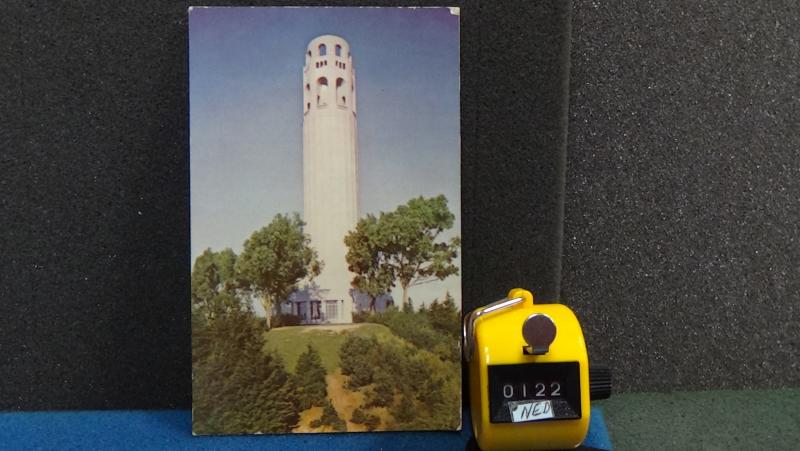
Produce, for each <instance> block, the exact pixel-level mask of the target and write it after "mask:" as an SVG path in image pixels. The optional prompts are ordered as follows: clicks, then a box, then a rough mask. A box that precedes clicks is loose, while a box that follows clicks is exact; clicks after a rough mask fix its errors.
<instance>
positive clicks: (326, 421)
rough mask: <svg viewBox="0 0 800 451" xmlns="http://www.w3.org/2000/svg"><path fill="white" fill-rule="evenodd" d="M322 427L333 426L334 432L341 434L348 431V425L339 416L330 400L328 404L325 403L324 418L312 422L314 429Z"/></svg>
mask: <svg viewBox="0 0 800 451" xmlns="http://www.w3.org/2000/svg"><path fill="white" fill-rule="evenodd" d="M321 426H331V427H332V428H333V430H334V431H339V432H344V431H346V430H347V424H346V423H345V422H344V420H342V419H341V418H340V417H339V414H338V413H337V412H336V409H335V408H334V407H333V404H331V402H330V400H328V402H326V403H325V407H323V408H322V417H320V418H319V419H318V420H314V421H312V422H311V427H312V428H318V427H321Z"/></svg>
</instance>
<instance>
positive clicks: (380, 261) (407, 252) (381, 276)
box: [345, 195, 461, 306]
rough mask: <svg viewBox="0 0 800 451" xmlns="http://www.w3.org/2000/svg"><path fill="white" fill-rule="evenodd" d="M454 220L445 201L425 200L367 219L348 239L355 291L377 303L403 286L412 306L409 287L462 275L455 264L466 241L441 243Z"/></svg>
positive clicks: (410, 202)
mask: <svg viewBox="0 0 800 451" xmlns="http://www.w3.org/2000/svg"><path fill="white" fill-rule="evenodd" d="M454 220H455V215H454V214H453V213H451V212H450V210H449V209H448V208H447V198H446V197H444V196H443V195H439V196H436V197H431V198H425V197H422V196H420V197H417V198H414V199H411V200H409V201H408V202H407V203H406V204H405V205H400V206H399V207H397V209H395V210H394V211H392V212H388V213H386V212H382V213H381V214H380V215H379V216H378V217H377V218H376V217H374V216H370V215H368V216H367V217H365V218H363V219H361V220H360V221H359V222H358V224H356V228H355V230H353V231H352V232H350V233H349V234H348V236H347V237H346V238H345V243H346V244H347V245H348V254H347V262H348V266H349V267H350V270H351V271H353V272H354V273H355V274H356V277H355V278H354V279H353V285H355V286H356V287H358V288H359V289H360V290H362V291H364V292H366V293H368V294H369V295H370V296H373V297H374V296H377V295H378V294H380V293H385V292H387V291H388V290H389V289H390V288H392V287H394V284H395V283H396V282H399V283H400V287H401V288H402V289H403V304H402V305H403V306H406V305H407V304H408V303H409V299H408V289H409V287H411V286H413V285H418V284H421V283H425V282H430V281H433V280H436V279H439V280H443V279H445V278H446V277H448V276H451V275H455V274H458V267H457V266H456V265H454V264H453V260H454V259H455V258H456V257H458V250H459V248H460V246H461V239H460V238H459V237H453V238H451V239H450V240H448V241H437V240H438V238H439V235H440V234H441V233H442V232H444V231H445V230H448V229H450V228H451V227H453V221H454ZM389 281H391V283H389ZM376 293H377V294H376Z"/></svg>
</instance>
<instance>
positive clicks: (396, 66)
mask: <svg viewBox="0 0 800 451" xmlns="http://www.w3.org/2000/svg"><path fill="white" fill-rule="evenodd" d="M189 66H190V69H189V70H190V72H189V85H190V88H189V89H190V99H189V100H190V134H191V138H190V145H191V155H190V157H191V216H192V217H191V235H192V236H191V241H192V245H191V258H192V268H191V285H192V288H191V293H192V296H191V303H192V380H193V385H192V390H193V405H192V418H193V420H192V424H193V431H194V433H195V434H251V433H252V434H261V433H264V434H266V433H293V432H301V433H307V432H340V431H341V432H345V431H347V432H356V431H386V430H456V429H460V427H461V365H460V362H461V359H460V349H459V346H460V333H459V332H460V318H461V272H460V266H461V249H460V247H461V238H460V229H461V198H460V190H461V185H460V136H459V108H460V107H459V11H458V9H457V8H282V7H274V8H273V7H265V8H229V7H194V8H191V9H190V10H189Z"/></svg>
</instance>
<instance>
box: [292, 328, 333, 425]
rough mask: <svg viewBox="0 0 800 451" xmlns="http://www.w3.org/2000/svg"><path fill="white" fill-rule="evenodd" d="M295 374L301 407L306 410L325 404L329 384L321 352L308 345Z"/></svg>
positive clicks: (299, 359) (298, 362) (299, 360)
mask: <svg viewBox="0 0 800 451" xmlns="http://www.w3.org/2000/svg"><path fill="white" fill-rule="evenodd" d="M294 374H295V375H296V377H295V383H296V385H297V397H298V400H299V403H300V409H301V410H305V409H308V408H310V407H312V406H320V407H322V406H324V405H325V400H326V399H327V384H326V382H325V368H324V367H323V366H322V359H321V358H320V356H319V352H317V350H316V349H314V348H312V347H311V345H310V344H309V345H308V348H307V349H306V351H305V352H304V353H302V354H300V357H299V358H298V359H297V365H295V370H294Z"/></svg>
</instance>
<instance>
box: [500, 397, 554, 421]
mask: <svg viewBox="0 0 800 451" xmlns="http://www.w3.org/2000/svg"><path fill="white" fill-rule="evenodd" d="M508 409H509V410H510V411H511V421H512V422H514V423H521V422H523V421H538V420H546V419H548V418H553V416H554V415H553V404H552V402H551V401H550V400H549V399H547V400H544V401H519V402H510V403H508Z"/></svg>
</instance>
